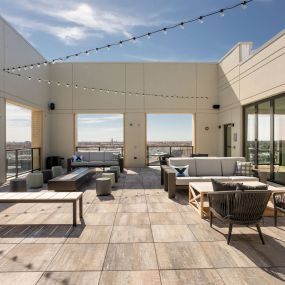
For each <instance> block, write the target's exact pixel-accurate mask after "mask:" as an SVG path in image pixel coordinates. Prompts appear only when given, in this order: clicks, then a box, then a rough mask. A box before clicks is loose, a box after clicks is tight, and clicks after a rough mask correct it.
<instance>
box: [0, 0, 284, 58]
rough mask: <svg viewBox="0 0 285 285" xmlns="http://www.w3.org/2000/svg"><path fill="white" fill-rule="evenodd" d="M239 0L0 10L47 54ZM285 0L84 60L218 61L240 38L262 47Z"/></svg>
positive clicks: (123, 0) (276, 26) (6, 5)
mask: <svg viewBox="0 0 285 285" xmlns="http://www.w3.org/2000/svg"><path fill="white" fill-rule="evenodd" d="M238 2H240V1H239V0H203V1H201V0H176V1H173V0H155V1H153V0H151V1H150V0H144V1H133V0H120V1H117V0H105V1H99V0H92V1H91V0H85V1H79V0H68V1H61V0H13V1H11V0H0V7H1V11H0V14H1V15H2V16H3V17H4V18H5V19H6V20H7V21H8V22H9V23H10V24H11V25H12V26H14V27H15V28H16V29H17V31H19V32H20V33H21V34H22V35H23V36H24V37H25V38H26V39H27V40H28V41H29V42H31V43H32V45H34V46H35V47H36V49H37V50H39V51H40V52H41V53H42V54H43V55H44V56H45V57H46V58H47V59H49V60H50V59H52V58H55V57H60V56H64V55H67V54H69V53H74V52H78V51H81V50H85V49H89V48H96V47H98V46H102V45H106V44H109V43H111V42H118V41H119V40H121V39H126V38H127V37H130V36H134V35H137V34H141V33H145V32H148V31H151V30H155V29H157V28H162V27H164V26H167V25H171V24H173V23H177V22H178V23H179V22H181V21H184V20H187V19H191V18H194V17H197V16H199V15H201V14H205V13H208V12H211V11H213V10H217V9H220V8H223V7H227V6H231V5H232V4H235V3H238ZM284 10H285V1H284V0H255V2H253V3H251V4H249V6H248V9H246V10H243V9H241V8H238V9H234V10H232V11H228V12H227V13H226V14H225V16H224V17H220V16H218V15H217V16H214V17H211V18H207V19H206V20H205V22H204V24H199V23H194V24H190V25H189V26H185V29H183V30H182V29H180V28H179V29H176V30H173V31H169V32H168V33H167V35H163V34H158V35H154V36H152V37H151V39H150V40H148V39H143V40H137V41H136V42H135V43H128V44H125V45H124V46H123V47H122V48H120V47H114V48H112V49H111V50H110V51H107V50H106V51H102V52H99V53H98V54H91V55H89V56H81V57H79V58H78V60H79V61H91V60H94V61H196V60H199V61H216V60H218V59H220V58H221V57H222V56H223V55H224V54H225V53H226V52H227V51H228V50H230V49H231V48H232V47H233V46H234V45H235V44H236V43H237V42H239V41H253V43H254V48H257V47H259V46H260V45H262V44H263V43H265V42H266V41H267V40H269V39H270V38H271V37H273V36H274V35H275V34H277V33H278V32H280V31H281V30H282V29H284Z"/></svg>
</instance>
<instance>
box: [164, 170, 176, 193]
mask: <svg viewBox="0 0 285 285" xmlns="http://www.w3.org/2000/svg"><path fill="white" fill-rule="evenodd" d="M164 190H165V191H168V198H175V192H176V172H175V171H174V169H173V168H172V167H169V166H168V167H165V168H164Z"/></svg>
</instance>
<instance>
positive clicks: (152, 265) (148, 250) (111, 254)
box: [104, 243, 157, 270]
mask: <svg viewBox="0 0 285 285" xmlns="http://www.w3.org/2000/svg"><path fill="white" fill-rule="evenodd" d="M151 269H157V262H156V256H155V249H154V244H153V243H123V244H110V245H109V247H108V252H107V255H106V259H105V263H104V270H151Z"/></svg>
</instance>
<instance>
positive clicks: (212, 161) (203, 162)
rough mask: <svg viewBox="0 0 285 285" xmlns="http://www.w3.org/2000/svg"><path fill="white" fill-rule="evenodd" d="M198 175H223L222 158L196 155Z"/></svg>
mask: <svg viewBox="0 0 285 285" xmlns="http://www.w3.org/2000/svg"><path fill="white" fill-rule="evenodd" d="M195 160H196V171H197V176H223V175H222V164H221V159H220V158H214V157H211V158H206V157H196V158H195Z"/></svg>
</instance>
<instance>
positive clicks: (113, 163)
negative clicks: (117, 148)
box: [105, 160, 119, 166]
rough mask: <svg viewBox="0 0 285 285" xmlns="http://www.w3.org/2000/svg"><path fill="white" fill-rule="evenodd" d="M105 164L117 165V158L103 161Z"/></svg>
mask: <svg viewBox="0 0 285 285" xmlns="http://www.w3.org/2000/svg"><path fill="white" fill-rule="evenodd" d="M105 165H107V166H115V165H119V162H118V160H107V161H105Z"/></svg>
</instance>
